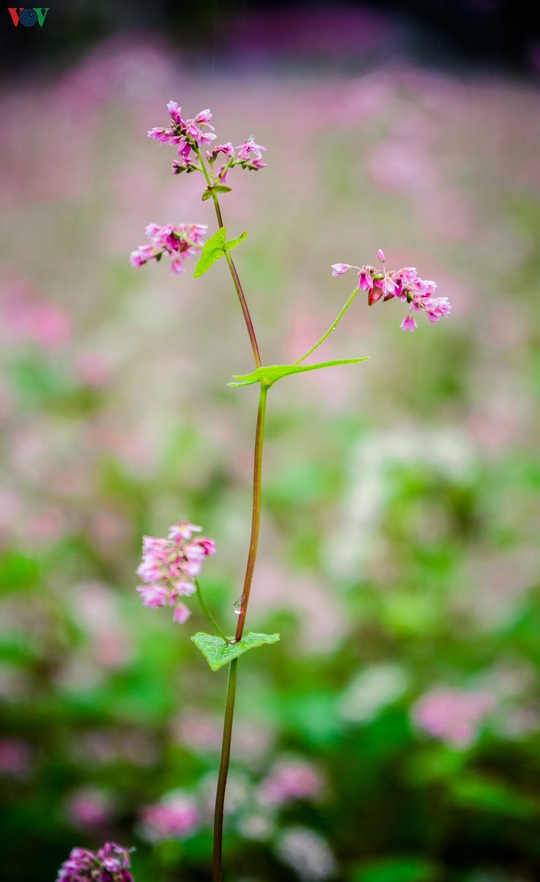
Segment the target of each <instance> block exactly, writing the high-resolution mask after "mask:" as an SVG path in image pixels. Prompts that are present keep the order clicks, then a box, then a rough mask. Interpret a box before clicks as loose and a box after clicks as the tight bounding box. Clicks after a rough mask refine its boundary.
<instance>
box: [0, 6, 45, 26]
mask: <svg viewBox="0 0 540 882" xmlns="http://www.w3.org/2000/svg"><path fill="white" fill-rule="evenodd" d="M49 9H50V7H49V6H47V7H45V6H34V7H30V6H28V7H26V8H25V7H24V6H8V8H7V11H8V12H9V14H10V15H11V20H12V22H13V24H14V25H15V27H17V26H18V25H19V24H22V25H23V26H24V27H25V28H33V27H34V25H35V24H38V25H39V26H40V28H42V27H43V22H44V21H45V19H46V17H47V13H48V11H49Z"/></svg>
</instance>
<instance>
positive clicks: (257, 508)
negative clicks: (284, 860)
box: [197, 150, 268, 882]
mask: <svg viewBox="0 0 540 882" xmlns="http://www.w3.org/2000/svg"><path fill="white" fill-rule="evenodd" d="M197 152H198V155H199V160H200V163H201V168H202V170H203V173H204V176H205V179H206V183H207V185H208V188H209V190H211V189H212V181H211V180H210V175H209V174H208V169H207V168H206V163H205V161H204V158H203V156H202V153H201V151H199V150H198V151H197ZM212 201H213V203H214V208H215V212H216V218H217V222H218V224H219V227H220V228H222V227H223V226H224V224H223V217H222V214H221V208H220V205H219V200H218V197H217V194H216V193H214V192H212ZM225 257H226V259H227V264H228V266H229V272H230V274H231V276H232V280H233V283H234V287H235V290H236V293H237V295H238V300H239V302H240V307H241V309H242V314H243V316H244V321H245V323H246V328H247V332H248V335H249V340H250V343H251V349H252V352H253V357H254V359H255V365H256V366H257V367H261V365H262V362H261V356H260V352H259V345H258V343H257V337H256V335H255V329H254V327H253V321H252V319H251V315H250V312H249V309H248V305H247V301H246V297H245V294H244V291H243V288H242V283H241V282H240V277H239V275H238V271H237V269H236V267H235V265H234V261H233V259H232V257H231V255H230V252H229V251H225ZM267 395H268V388H267V387H266V386H263V385H261V392H260V396H259V408H258V411H257V427H256V430H255V452H254V457H253V506H252V515H251V538H250V543H249V552H248V559H247V563H246V573H245V576H244V588H243V591H242V600H241V608H240V616H239V618H238V626H237V628H236V634H235V638H234V639H235V641H236V642H237V641H239V640H241V639H242V634H243V633H244V625H245V621H246V614H247V608H248V603H249V595H250V592H251V584H252V581H253V573H254V571H255V561H256V558H257V548H258V544H259V529H260V523H261V483H262V453H263V443H264V424H265V416H266V398H267ZM199 599H201V596H200V592H199ZM237 675H238V659H233V661H232V662H231V663H230V665H229V678H228V681H227V697H226V699H225V719H224V722H223V739H222V742H221V758H220V762H219V774H218V783H217V788H216V803H215V808H214V842H213V852H212V882H221V880H222V865H223V815H224V809H225V791H226V789H227V777H228V774H229V762H230V757H231V741H232V730H233V721H234V703H235V699H236V681H237Z"/></svg>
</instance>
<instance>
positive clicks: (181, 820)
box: [141, 790, 200, 842]
mask: <svg viewBox="0 0 540 882" xmlns="http://www.w3.org/2000/svg"><path fill="white" fill-rule="evenodd" d="M199 826H200V813H199V809H198V807H197V803H196V802H195V800H194V799H193V797H192V796H190V795H189V794H187V793H184V792H183V791H181V790H176V791H172V792H171V793H169V794H167V795H166V796H164V797H163V798H162V799H161V801H160V802H159V803H156V804H155V805H148V806H145V807H144V808H143V809H142V811H141V834H142V836H143V837H144V838H145V839H148V840H149V841H150V842H161V841H162V840H164V839H173V838H176V837H186V836H190V835H191V834H192V833H194V832H195V830H197V828H198V827H199Z"/></svg>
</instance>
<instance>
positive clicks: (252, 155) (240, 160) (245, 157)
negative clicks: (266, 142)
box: [235, 135, 266, 170]
mask: <svg viewBox="0 0 540 882" xmlns="http://www.w3.org/2000/svg"><path fill="white" fill-rule="evenodd" d="M236 149H237V151H238V153H237V154H236V161H235V165H237V164H238V165H241V166H242V168H251V169H255V170H257V169H260V168H265V167H266V163H265V162H261V159H262V151H263V150H266V147H263V146H262V144H256V143H255V140H254V138H253V136H252V135H250V137H249V138H248V139H247V141H244V143H243V144H239V145H238V147H237V148H236Z"/></svg>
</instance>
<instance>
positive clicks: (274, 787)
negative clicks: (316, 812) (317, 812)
mask: <svg viewBox="0 0 540 882" xmlns="http://www.w3.org/2000/svg"><path fill="white" fill-rule="evenodd" d="M323 788H324V780H323V778H322V776H321V775H320V773H319V772H318V771H317V769H316V768H315V767H314V766H312V765H311V764H310V763H307V762H305V761H304V760H300V759H293V758H291V759H288V758H283V759H282V760H278V762H276V764H275V765H274V767H273V768H272V769H271V771H270V773H269V774H268V775H267V777H266V778H265V779H264V780H263V782H262V783H261V785H260V797H261V799H262V801H263V802H264V803H266V804H267V805H285V804H286V803H288V802H291V801H293V800H295V799H317V798H318V797H319V796H320V795H321V793H322V790H323Z"/></svg>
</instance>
